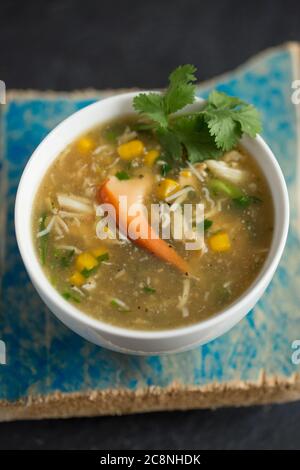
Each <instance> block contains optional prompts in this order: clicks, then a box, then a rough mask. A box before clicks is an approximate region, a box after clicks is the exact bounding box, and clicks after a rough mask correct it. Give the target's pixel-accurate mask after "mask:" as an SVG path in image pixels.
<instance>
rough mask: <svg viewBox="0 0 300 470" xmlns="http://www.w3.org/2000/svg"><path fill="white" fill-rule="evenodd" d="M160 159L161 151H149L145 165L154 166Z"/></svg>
mask: <svg viewBox="0 0 300 470" xmlns="http://www.w3.org/2000/svg"><path fill="white" fill-rule="evenodd" d="M158 157H159V151H158V150H149V152H148V153H146V155H145V159H144V160H145V165H147V166H153V165H154V163H155V162H156V160H157V159H158Z"/></svg>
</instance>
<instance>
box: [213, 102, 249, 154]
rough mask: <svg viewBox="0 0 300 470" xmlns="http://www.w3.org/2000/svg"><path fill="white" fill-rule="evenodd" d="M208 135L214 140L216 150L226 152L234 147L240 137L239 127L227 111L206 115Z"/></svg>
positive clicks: (217, 111)
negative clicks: (219, 149)
mask: <svg viewBox="0 0 300 470" xmlns="http://www.w3.org/2000/svg"><path fill="white" fill-rule="evenodd" d="M206 120H207V125H208V128H209V132H210V135H211V136H213V137H214V138H215V142H216V144H217V146H218V148H221V149H222V150H225V151H228V150H230V149H232V148H233V147H235V145H236V144H237V143H238V141H239V139H240V138H241V136H242V131H241V126H240V124H239V123H238V122H236V121H235V120H234V119H233V118H232V114H231V112H230V111H228V110H222V109H220V110H216V111H214V112H207V113H206Z"/></svg>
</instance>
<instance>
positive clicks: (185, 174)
mask: <svg viewBox="0 0 300 470" xmlns="http://www.w3.org/2000/svg"><path fill="white" fill-rule="evenodd" d="M180 176H182V177H183V178H190V177H191V176H192V172H191V171H190V170H181V172H180Z"/></svg>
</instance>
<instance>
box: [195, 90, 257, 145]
mask: <svg viewBox="0 0 300 470" xmlns="http://www.w3.org/2000/svg"><path fill="white" fill-rule="evenodd" d="M202 113H203V115H204V118H205V121H206V123H207V125H208V128H209V132H210V134H211V135H212V136H213V137H214V139H215V142H216V144H217V146H218V147H219V148H220V149H222V150H224V151H228V150H231V149H232V148H233V147H234V146H235V145H236V144H237V142H238V140H239V139H240V138H241V137H242V134H243V133H245V134H248V135H250V136H251V137H255V135H256V134H257V133H258V132H260V131H261V119H260V115H259V113H258V111H257V110H256V109H255V108H254V106H252V105H249V104H248V103H246V102H245V101H243V100H241V99H239V98H236V97H233V96H229V95H227V94H226V93H222V92H219V91H212V92H211V93H210V95H209V97H208V100H207V104H206V105H205V106H204V108H203V110H202Z"/></svg>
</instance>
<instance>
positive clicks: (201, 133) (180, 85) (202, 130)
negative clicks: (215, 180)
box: [133, 64, 261, 163]
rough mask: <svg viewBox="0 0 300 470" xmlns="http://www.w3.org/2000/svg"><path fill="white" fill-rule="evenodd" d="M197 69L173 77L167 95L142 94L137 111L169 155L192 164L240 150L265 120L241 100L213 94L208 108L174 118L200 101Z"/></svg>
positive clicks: (179, 71)
mask: <svg viewBox="0 0 300 470" xmlns="http://www.w3.org/2000/svg"><path fill="white" fill-rule="evenodd" d="M196 70H197V69H196V67H194V66H193V65H189V64H187V65H181V66H179V67H178V68H177V69H175V70H174V71H173V72H172V73H171V75H170V77H169V87H168V88H167V90H166V91H165V92H164V93H163V94H158V93H140V94H139V95H137V96H136V97H135V98H134V100H133V106H134V109H135V110H136V111H137V112H139V113H141V114H143V115H145V116H146V117H147V118H148V119H150V121H151V122H152V123H153V130H154V133H155V134H156V137H157V139H158V140H159V142H160V144H161V146H162V147H163V149H164V151H165V152H166V154H167V155H169V156H170V157H171V158H174V159H175V160H179V159H181V158H182V157H187V158H188V159H189V160H190V162H191V163H195V162H199V161H203V160H205V159H207V158H218V157H219V156H221V154H222V153H223V152H224V151H229V150H231V149H232V148H234V147H235V146H236V144H237V143H238V141H239V139H240V138H241V137H242V135H243V134H248V135H250V136H251V137H255V135H256V134H257V133H259V132H260V131H261V118H260V115H259V113H258V111H257V110H256V108H254V106H252V105H250V104H248V103H246V102H245V101H243V100H240V99H239V98H235V97H232V96H229V95H227V94H226V93H222V92H219V91H216V90H214V91H212V92H211V93H210V95H209V96H208V99H207V101H206V103H205V104H204V105H202V104H201V103H199V109H198V110H197V111H195V112H193V113H187V114H185V115H181V116H180V115H179V116H178V115H174V113H176V112H177V111H179V110H181V109H183V108H184V107H185V106H186V105H188V104H192V103H194V101H195V99H196V94H195V93H196V88H195V85H194V82H195V81H196V76H195V72H196Z"/></svg>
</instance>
